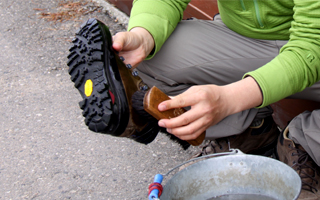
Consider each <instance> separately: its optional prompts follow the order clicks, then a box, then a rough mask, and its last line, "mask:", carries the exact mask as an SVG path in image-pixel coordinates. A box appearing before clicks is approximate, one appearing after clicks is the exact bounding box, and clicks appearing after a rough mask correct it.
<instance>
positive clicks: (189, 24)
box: [138, 16, 320, 152]
mask: <svg viewBox="0 0 320 200" xmlns="http://www.w3.org/2000/svg"><path fill="white" fill-rule="evenodd" d="M286 43H287V41H283V40H282V41H280V40H257V39H251V38H247V37H244V36H241V35H239V34H237V33H235V32H233V31H232V30H230V29H229V28H227V27H226V25H225V24H224V23H223V22H222V21H221V19H220V17H219V16H217V17H215V20H214V21H207V20H196V19H194V20H183V21H181V22H180V23H179V24H178V26H177V28H176V30H175V31H174V32H173V33H172V35H171V36H170V37H169V38H168V40H167V41H166V43H165V44H164V45H163V47H162V48H161V50H160V51H159V52H158V53H157V54H156V55H155V56H154V57H153V58H152V59H151V60H147V61H144V62H142V63H141V64H140V65H139V67H138V71H139V76H140V77H141V78H142V79H143V81H144V82H145V83H147V84H148V85H149V86H157V87H158V88H159V89H161V90H162V91H163V92H165V93H166V94H168V95H178V94H180V93H182V92H183V91H185V90H187V89H188V88H189V87H191V86H193V85H204V84H216V85H225V84H229V83H232V82H235V81H238V80H241V78H242V76H243V75H244V74H245V73H246V72H248V71H252V70H255V69H257V68H259V67H261V66H263V65H264V64H266V63H268V62H269V61H270V60H272V59H273V58H274V57H275V56H277V55H278V53H279V50H280V48H281V47H282V46H283V45H284V44H286ZM319 87H320V84H319V83H317V84H315V85H314V86H313V87H312V88H308V89H306V90H305V91H303V92H301V93H299V94H295V95H293V96H292V98H303V99H310V100H316V101H320V89H317V88H319ZM271 114H272V109H271V108H270V107H265V108H261V109H255V108H253V109H249V110H245V111H242V112H240V113H236V114H233V115H230V116H228V117H226V118H225V119H223V120H222V121H221V122H220V123H218V124H216V125H214V126H211V127H210V128H209V129H208V130H207V131H206V139H215V138H220V137H226V136H230V135H236V134H240V133H242V132H243V131H244V130H246V129H247V128H248V127H249V126H250V124H251V123H252V121H253V120H254V119H257V118H264V117H266V116H270V115H271ZM318 130H320V129H318ZM318 141H319V140H318ZM299 142H300V141H299ZM318 144H320V143H318ZM318 149H319V151H318V152H320V148H318Z"/></svg>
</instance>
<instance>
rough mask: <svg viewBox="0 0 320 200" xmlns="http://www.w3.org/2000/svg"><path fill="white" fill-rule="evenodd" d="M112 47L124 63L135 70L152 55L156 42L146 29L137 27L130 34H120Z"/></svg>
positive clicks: (116, 36) (114, 38)
mask: <svg viewBox="0 0 320 200" xmlns="http://www.w3.org/2000/svg"><path fill="white" fill-rule="evenodd" d="M112 47H113V48H114V50H116V51H118V52H119V56H122V57H123V58H124V59H125V60H124V63H126V64H130V65H132V67H133V68H135V67H137V65H138V64H139V63H140V62H141V61H143V60H144V59H145V58H146V57H147V56H148V55H149V54H150V52H151V51H152V49H153V48H154V40H153V37H152V35H151V34H150V33H149V32H148V31H147V30H146V29H144V28H141V27H135V28H133V29H131V30H130V31H129V32H119V33H117V34H116V35H115V36H113V45H112Z"/></svg>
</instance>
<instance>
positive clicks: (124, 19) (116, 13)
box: [92, 0, 129, 28]
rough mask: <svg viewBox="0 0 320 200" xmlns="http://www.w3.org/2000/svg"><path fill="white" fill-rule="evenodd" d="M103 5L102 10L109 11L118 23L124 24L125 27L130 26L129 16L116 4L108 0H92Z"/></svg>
mask: <svg viewBox="0 0 320 200" xmlns="http://www.w3.org/2000/svg"><path fill="white" fill-rule="evenodd" d="M92 1H93V2H95V3H97V4H98V5H99V6H101V7H102V11H104V12H108V13H109V14H110V15H111V16H112V17H114V18H115V19H116V20H117V22H118V23H120V24H122V25H123V26H124V27H125V28H128V22H129V16H128V15H127V14H125V13H123V12H121V11H120V10H119V9H117V8H115V7H114V5H112V4H110V3H109V2H107V1H106V0H92Z"/></svg>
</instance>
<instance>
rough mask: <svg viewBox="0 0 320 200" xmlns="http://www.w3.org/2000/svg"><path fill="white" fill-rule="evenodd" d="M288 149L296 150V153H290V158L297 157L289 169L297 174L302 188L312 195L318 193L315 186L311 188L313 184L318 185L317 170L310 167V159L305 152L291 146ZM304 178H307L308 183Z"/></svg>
mask: <svg viewBox="0 0 320 200" xmlns="http://www.w3.org/2000/svg"><path fill="white" fill-rule="evenodd" d="M289 147H290V148H291V149H293V150H296V153H292V156H298V160H297V162H296V161H293V165H292V166H291V167H292V168H294V169H296V171H298V172H299V176H300V178H301V181H302V188H303V189H304V190H308V191H310V192H313V193H316V192H318V190H317V189H316V188H315V186H313V182H315V183H316V184H318V181H317V180H316V173H317V170H316V168H315V167H313V166H312V165H311V163H312V162H313V161H312V158H310V156H309V154H308V153H307V152H306V151H303V150H301V149H299V148H296V147H293V146H292V145H290V146H289ZM308 169H311V170H312V173H310V170H308ZM307 172H309V173H307ZM306 178H309V179H307V180H308V182H307V181H306Z"/></svg>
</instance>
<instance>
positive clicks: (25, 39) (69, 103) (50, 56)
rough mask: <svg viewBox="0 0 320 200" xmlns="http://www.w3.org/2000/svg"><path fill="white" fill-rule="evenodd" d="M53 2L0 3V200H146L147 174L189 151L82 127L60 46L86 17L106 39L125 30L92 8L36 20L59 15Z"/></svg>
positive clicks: (164, 139) (173, 163)
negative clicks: (54, 16) (101, 26)
mask: <svg viewBox="0 0 320 200" xmlns="http://www.w3.org/2000/svg"><path fill="white" fill-rule="evenodd" d="M58 3H59V1H58V0H30V1H26V0H16V1H12V0H2V1H1V2H0V21H1V23H0V63H1V64H0V86H1V87H0V94H1V95H0V112H1V113H0V127H1V131H0V199H4V200H7V199H14V200H16V199H110V200H117V199H119V200H120V199H121V200H124V199H147V191H148V185H149V184H150V183H151V182H152V180H153V176H154V175H155V174H157V173H165V172H167V171H168V170H169V169H171V168H172V167H174V166H176V165H178V164H180V163H182V162H183V161H185V160H187V159H188V158H189V157H190V156H191V155H192V154H193V153H194V151H195V150H196V148H191V149H189V150H187V151H183V150H182V149H181V148H180V147H179V146H178V145H177V144H176V143H174V142H172V141H170V140H169V139H168V138H167V137H166V136H164V135H162V134H161V135H158V137H157V138H156V140H155V141H154V142H153V143H151V144H150V145H142V144H138V143H136V142H134V141H132V140H130V139H127V138H119V137H112V136H109V135H103V134H98V133H94V132H91V131H89V130H88V129H87V127H86V126H85V124H84V122H83V120H84V118H83V117H82V115H81V110H80V108H79V106H78V102H79V101H80V100H81V97H80V94H79V93H78V91H77V90H76V89H75V88H74V87H73V83H72V82H71V81H70V77H69V74H68V70H67V69H68V68H67V66H66V61H67V58H66V57H67V55H68V47H69V46H70V42H71V39H72V38H73V35H74V33H75V32H76V30H77V28H78V27H79V26H80V25H81V24H82V23H83V22H85V21H86V20H87V19H89V18H91V17H95V18H98V19H100V20H101V21H103V22H104V23H106V24H107V25H108V26H109V28H110V30H111V32H112V33H113V34H115V33H116V32H118V31H124V30H125V25H124V26H122V25H120V24H118V23H116V22H115V21H117V20H115V19H116V16H112V17H111V16H109V15H108V14H106V13H104V12H102V11H101V10H102V9H100V8H96V7H95V6H93V5H92V3H91V4H87V5H86V6H85V8H87V9H88V8H89V10H91V11H92V10H95V11H94V12H92V13H90V14H85V13H84V14H83V15H81V16H80V17H75V18H72V20H69V21H62V22H59V21H56V22H55V21H48V19H44V18H41V16H42V17H45V16H46V15H44V14H48V13H49V12H50V13H56V12H58V11H61V10H59V9H58V8H59V4H58ZM60 7H61V5H60ZM99 11H100V12H99ZM165 180H167V179H165Z"/></svg>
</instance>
